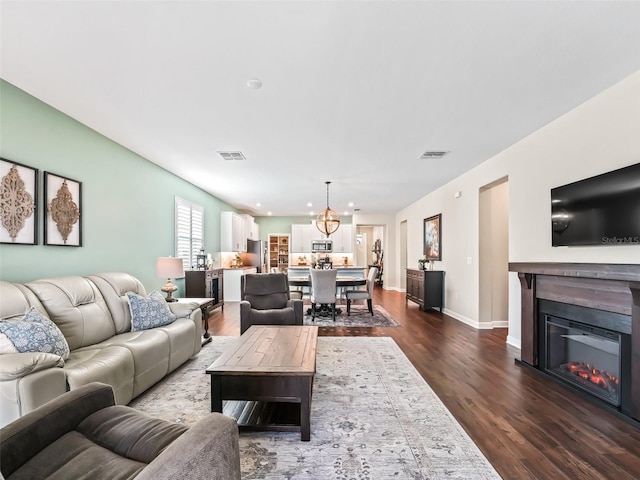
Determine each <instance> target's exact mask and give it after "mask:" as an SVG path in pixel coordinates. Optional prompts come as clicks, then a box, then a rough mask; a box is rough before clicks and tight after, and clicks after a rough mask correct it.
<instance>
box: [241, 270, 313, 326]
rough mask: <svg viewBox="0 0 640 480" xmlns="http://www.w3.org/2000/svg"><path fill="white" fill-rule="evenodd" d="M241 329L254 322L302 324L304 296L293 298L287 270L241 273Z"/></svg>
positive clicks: (255, 323)
mask: <svg viewBox="0 0 640 480" xmlns="http://www.w3.org/2000/svg"><path fill="white" fill-rule="evenodd" d="M240 288H241V295H242V301H241V302H240V333H241V334H242V333H244V332H245V331H246V330H247V329H248V328H249V327H250V326H251V325H302V319H303V313H302V300H300V299H291V297H290V294H289V281H288V279H287V276H286V275H285V274H284V273H257V274H248V275H243V276H242V277H241V283H240Z"/></svg>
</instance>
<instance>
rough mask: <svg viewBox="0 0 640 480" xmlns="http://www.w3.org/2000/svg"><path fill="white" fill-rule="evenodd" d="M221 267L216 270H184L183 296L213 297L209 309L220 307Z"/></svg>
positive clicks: (222, 301) (221, 294)
mask: <svg viewBox="0 0 640 480" xmlns="http://www.w3.org/2000/svg"><path fill="white" fill-rule="evenodd" d="M223 272H224V270H223V269H221V268H220V269H216V270H189V271H187V272H184V274H185V281H184V288H185V297H187V298H213V303H212V304H211V306H210V307H209V311H211V310H213V309H215V308H218V307H222V308H223V309H224V297H223V293H222V292H223V288H222V287H223V280H224V277H223Z"/></svg>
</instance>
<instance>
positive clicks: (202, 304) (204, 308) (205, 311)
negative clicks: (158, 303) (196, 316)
mask: <svg viewBox="0 0 640 480" xmlns="http://www.w3.org/2000/svg"><path fill="white" fill-rule="evenodd" d="M177 300H178V302H182V303H195V304H197V305H198V307H199V308H200V311H201V312H202V320H204V335H203V336H202V345H204V344H205V343H209V342H210V341H211V335H209V308H210V307H211V306H212V305H213V301H214V300H215V298H185V297H179V298H177Z"/></svg>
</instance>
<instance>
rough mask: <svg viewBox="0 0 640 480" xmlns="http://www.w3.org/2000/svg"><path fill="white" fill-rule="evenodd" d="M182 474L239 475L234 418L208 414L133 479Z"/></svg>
mask: <svg viewBox="0 0 640 480" xmlns="http://www.w3.org/2000/svg"><path fill="white" fill-rule="evenodd" d="M185 472H188V474H185ZM185 475H186V476H185ZM184 478H206V479H209V480H239V479H240V448H239V446H238V425H237V423H236V420H235V419H234V418H231V417H227V416H225V415H222V414H220V413H211V414H209V415H207V416H206V417H205V418H203V419H202V420H200V421H199V422H198V423H196V424H195V425H194V426H193V427H191V428H190V429H189V430H188V431H187V432H186V433H184V434H182V435H181V436H180V437H179V438H178V439H177V440H175V441H174V442H173V443H172V444H171V445H169V446H168V447H167V448H166V449H165V450H164V451H163V452H162V453H161V454H160V455H158V456H157V457H156V458H155V459H154V460H153V461H152V462H151V463H150V464H149V465H147V466H146V467H145V468H144V469H143V470H142V472H140V474H139V475H138V476H137V477H136V480H158V479H160V480H169V479H172V480H182V479H184Z"/></svg>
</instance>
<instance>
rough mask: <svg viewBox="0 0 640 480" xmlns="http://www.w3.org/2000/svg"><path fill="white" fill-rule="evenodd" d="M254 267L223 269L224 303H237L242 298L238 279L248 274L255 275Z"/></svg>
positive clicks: (256, 270)
mask: <svg viewBox="0 0 640 480" xmlns="http://www.w3.org/2000/svg"><path fill="white" fill-rule="evenodd" d="M257 272H258V269H257V268H256V267H245V268H225V270H224V301H225V302H239V301H240V300H241V298H242V292H241V290H240V282H241V281H240V278H241V277H242V276H243V275H247V274H249V273H257Z"/></svg>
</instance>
